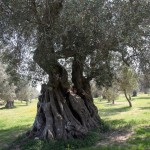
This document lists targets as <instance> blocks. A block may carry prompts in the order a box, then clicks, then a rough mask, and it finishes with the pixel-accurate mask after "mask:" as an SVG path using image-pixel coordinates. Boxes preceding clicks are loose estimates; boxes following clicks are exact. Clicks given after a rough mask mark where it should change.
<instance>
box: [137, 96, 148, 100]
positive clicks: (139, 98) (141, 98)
mask: <svg viewBox="0 0 150 150" xmlns="http://www.w3.org/2000/svg"><path fill="white" fill-rule="evenodd" d="M135 99H147V100H150V96H149V97H137V98H135Z"/></svg>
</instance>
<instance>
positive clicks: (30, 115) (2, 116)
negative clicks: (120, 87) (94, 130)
mask: <svg viewBox="0 0 150 150" xmlns="http://www.w3.org/2000/svg"><path fill="white" fill-rule="evenodd" d="M36 103H37V101H36V100H34V101H33V102H32V103H31V104H30V105H29V106H26V104H25V103H21V102H19V101H16V102H15V106H16V107H15V108H14V109H10V110H7V109H3V108H1V107H0V146H1V147H0V149H2V148H5V147H7V146H8V145H9V144H10V143H12V142H13V141H14V140H15V139H16V138H17V137H18V136H19V135H21V134H22V133H25V132H26V131H27V130H28V129H29V128H30V127H31V125H32V123H33V121H34V117H35V114H36ZM95 104H96V106H97V107H98V110H99V115H100V116H101V118H102V119H103V120H104V122H106V124H108V125H109V126H110V128H111V130H110V131H108V133H103V134H102V135H101V136H102V137H101V139H102V140H100V141H99V143H102V142H103V141H106V143H105V144H103V145H101V144H100V145H97V146H93V147H88V144H87V148H83V149H82V150H148V149H150V96H148V95H146V94H141V95H139V96H138V97H135V98H133V100H132V104H133V107H132V108H129V107H128V103H127V101H126V100H125V98H124V97H123V96H122V95H121V96H120V97H119V99H118V100H116V104H115V105H112V104H110V103H107V101H105V100H102V101H100V100H99V99H95ZM106 129H108V128H107V127H106ZM126 131H127V133H132V134H131V136H129V138H128V139H127V140H124V141H123V142H116V141H115V142H114V141H112V142H111V141H110V142H109V138H108V137H111V136H110V135H113V134H114V135H116V137H118V136H120V133H119V132H121V134H125V133H126ZM116 132H117V134H116ZM112 133H113V134H112ZM107 136H108V137H107ZM103 137H104V139H105V140H103ZM112 137H113V136H112ZM116 137H115V136H114V138H116ZM82 142H87V141H81V142H79V141H76V144H75V145H78V147H80V144H81V143H82ZM28 144H29V145H31V149H34V148H33V147H35V149H39V150H40V147H41V145H42V142H40V141H29V143H28ZM59 144H60V143H59ZM61 144H62V143H61ZM61 144H60V145H61ZM65 144H66V143H65ZM73 144H74V142H72V143H71V145H73ZM71 145H70V147H72V146H71ZM81 145H82V144H81ZM24 148H25V147H24ZM27 149H28V148H27ZM41 149H43V150H45V149H44V147H42V148H41ZM53 149H54V150H55V148H53ZM58 149H59V148H58ZM70 149H73V148H70ZM70 149H69V150H70Z"/></svg>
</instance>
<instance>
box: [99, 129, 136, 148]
mask: <svg viewBox="0 0 150 150" xmlns="http://www.w3.org/2000/svg"><path fill="white" fill-rule="evenodd" d="M133 134H134V132H133V131H114V132H110V133H107V134H101V137H103V139H102V140H101V141H99V142H98V143H97V145H96V147H97V146H106V145H112V144H120V143H126V141H127V140H128V139H129V138H130V137H131V136H132V135H133Z"/></svg>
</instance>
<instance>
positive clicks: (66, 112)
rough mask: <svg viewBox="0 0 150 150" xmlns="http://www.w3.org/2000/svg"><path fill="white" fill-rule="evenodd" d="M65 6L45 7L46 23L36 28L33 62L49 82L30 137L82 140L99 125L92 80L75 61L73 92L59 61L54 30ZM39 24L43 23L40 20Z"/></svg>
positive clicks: (41, 98)
mask: <svg viewBox="0 0 150 150" xmlns="http://www.w3.org/2000/svg"><path fill="white" fill-rule="evenodd" d="M62 4H63V0H61V1H54V2H53V3H51V7H50V8H49V7H46V8H45V9H46V10H45V14H44V15H43V17H42V18H43V19H42V22H44V24H43V23H39V26H38V28H37V30H38V40H37V43H38V46H37V49H36V51H35V53H34V58H33V59H34V61H35V62H36V63H37V64H38V65H39V66H40V67H41V68H42V69H43V70H44V71H45V72H46V73H47V74H48V75H49V83H48V84H47V85H42V90H41V95H40V96H39V101H38V104H37V114H36V118H35V121H34V124H33V127H32V129H31V131H30V132H28V135H29V136H33V137H38V138H40V139H49V140H51V139H69V138H78V137H82V136H85V135H86V134H87V133H88V131H89V130H91V129H94V128H96V127H98V125H99V123H100V118H99V116H98V110H97V108H96V107H95V105H94V103H93V99H92V96H91V91H90V84H89V81H88V80H87V79H86V78H84V77H83V64H82V65H81V66H80V65H79V64H78V61H77V60H76V59H74V62H73V66H72V67H73V68H72V81H73V84H74V86H75V88H76V89H77V93H74V91H71V89H70V85H69V82H68V75H67V72H66V70H65V69H64V68H63V67H62V66H61V65H60V64H59V63H58V61H57V59H58V58H57V55H56V53H55V50H54V47H53V40H52V36H53V30H51V28H52V27H53V25H54V23H55V20H56V19H57V18H58V16H59V12H60V10H61V8H62ZM49 14H50V16H49ZM37 21H39V22H40V20H39V19H38V20H37ZM83 61H84V59H83ZM78 67H79V68H78ZM80 84H81V85H80Z"/></svg>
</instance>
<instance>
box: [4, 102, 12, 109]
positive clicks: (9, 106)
mask: <svg viewBox="0 0 150 150" xmlns="http://www.w3.org/2000/svg"><path fill="white" fill-rule="evenodd" d="M5 107H6V108H8V109H10V108H13V107H14V100H8V101H7V102H6V105H5Z"/></svg>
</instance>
